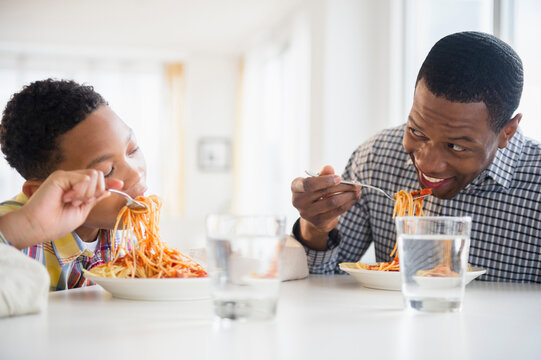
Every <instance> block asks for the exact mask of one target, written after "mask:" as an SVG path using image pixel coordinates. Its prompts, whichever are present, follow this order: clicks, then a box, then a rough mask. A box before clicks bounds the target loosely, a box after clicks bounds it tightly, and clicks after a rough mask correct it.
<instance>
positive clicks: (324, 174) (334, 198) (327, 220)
mask: <svg viewBox="0 0 541 360" xmlns="http://www.w3.org/2000/svg"><path fill="white" fill-rule="evenodd" d="M340 180H341V179H340V176H338V175H335V174H334V169H333V168H332V167H331V166H325V167H324V168H323V169H322V170H321V172H320V173H319V176H317V177H309V178H296V179H295V180H293V182H292V183H291V192H292V193H293V206H295V207H296V208H297V210H299V213H300V215H301V219H300V234H299V235H300V237H301V239H299V240H300V241H302V242H303V243H304V244H305V245H307V246H308V247H311V248H312V249H315V250H324V249H325V248H326V246H327V237H328V234H329V232H330V231H331V230H332V229H334V228H335V227H336V225H337V224H338V216H340V215H342V214H343V213H345V212H346V211H348V210H349V209H350V208H351V207H352V206H353V205H354V204H355V203H356V202H357V201H359V198H360V196H361V192H360V191H361V187H360V185H359V186H352V185H346V184H340Z"/></svg>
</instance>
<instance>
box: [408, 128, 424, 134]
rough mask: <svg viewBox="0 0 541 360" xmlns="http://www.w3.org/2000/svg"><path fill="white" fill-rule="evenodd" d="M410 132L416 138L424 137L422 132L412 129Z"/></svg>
mask: <svg viewBox="0 0 541 360" xmlns="http://www.w3.org/2000/svg"><path fill="white" fill-rule="evenodd" d="M410 132H411V133H412V134H413V135H415V136H424V135H423V133H422V132H420V131H419V130H416V129H414V128H411V127H410Z"/></svg>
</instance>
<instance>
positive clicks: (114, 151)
mask: <svg viewBox="0 0 541 360" xmlns="http://www.w3.org/2000/svg"><path fill="white" fill-rule="evenodd" d="M59 140H60V150H61V152H62V154H63V156H64V159H63V160H62V162H61V163H60V164H59V165H58V169H60V170H79V169H96V170H100V171H102V172H103V174H104V175H105V177H113V178H115V179H119V180H122V181H123V182H124V187H123V188H122V191H124V192H126V193H128V194H129V195H131V196H132V197H136V196H139V195H143V194H144V193H145V191H146V190H147V187H146V164H145V159H144V157H143V153H142V151H141V150H140V149H139V147H138V146H137V141H136V140H135V135H134V134H133V131H132V130H131V129H130V128H129V127H128V126H127V125H126V124H125V123H124V122H123V121H122V120H121V119H120V118H119V117H118V116H117V115H116V114H115V113H114V112H113V111H112V110H111V109H110V108H109V107H108V106H106V105H102V106H100V107H98V108H97V109H96V110H95V111H94V112H92V113H91V114H90V115H88V116H87V117H86V119H85V120H83V121H82V122H81V123H79V124H78V125H77V126H75V127H74V128H73V129H71V130H70V131H68V132H67V133H65V134H64V135H62V137H61V138H60V139H59ZM125 203H126V202H125V200H124V199H123V198H122V197H120V196H109V197H107V198H106V199H103V200H102V201H100V202H99V203H98V204H96V206H95V207H94V208H93V209H92V211H91V212H90V214H89V215H88V218H87V219H86V221H85V223H84V224H83V226H84V227H90V228H102V229H103V228H105V229H112V228H113V227H114V225H115V222H116V218H117V215H118V212H119V211H120V209H121V208H122V207H123V206H124V205H125Z"/></svg>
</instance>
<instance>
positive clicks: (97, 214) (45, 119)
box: [0, 79, 146, 290]
mask: <svg viewBox="0 0 541 360" xmlns="http://www.w3.org/2000/svg"><path fill="white" fill-rule="evenodd" d="M0 145H1V148H2V152H3V153H4V155H5V158H6V160H7V161H8V163H9V164H10V165H11V166H12V167H13V168H15V169H16V170H17V171H18V172H19V173H20V174H21V175H22V176H23V177H24V178H25V180H26V181H25V183H24V184H23V188H22V193H21V194H19V195H18V196H17V197H16V198H15V199H14V200H13V201H7V202H5V203H3V204H0V216H1V215H5V214H7V213H9V212H11V211H15V210H17V209H19V208H20V207H22V206H23V205H24V204H25V203H27V202H28V201H29V200H28V199H30V198H31V197H32V195H33V194H34V193H36V191H37V189H38V188H39V187H40V186H41V185H42V184H44V181H45V179H46V178H47V177H48V176H49V175H51V174H52V173H53V172H55V171H57V170H61V171H68V172H72V171H74V170H83V169H84V170H85V171H87V172H88V174H89V175H88V176H90V178H91V180H90V181H89V182H88V183H86V185H84V187H86V189H87V191H86V195H87V198H88V199H90V203H92V202H93V201H96V204H95V205H94V206H93V208H92V209H91V210H90V211H89V213H88V216H86V218H85V220H84V222H83V223H82V224H81V225H80V226H78V227H76V228H73V229H70V230H69V231H71V232H69V231H68V233H64V231H65V230H63V227H65V226H64V225H62V224H63V223H64V222H68V223H69V222H70V221H73V220H72V219H71V218H69V217H70V216H73V214H71V215H70V214H68V213H65V214H62V216H61V218H58V219H56V220H53V219H51V220H53V221H51V222H50V227H51V228H52V229H53V230H48V231H50V234H51V236H52V237H51V238H48V239H40V240H38V241H34V244H32V242H30V243H29V242H28V241H17V240H16V239H13V238H8V236H5V237H6V238H7V239H6V240H8V241H9V242H10V243H11V244H12V245H13V246H15V247H16V248H18V249H21V250H22V251H23V252H24V253H25V254H27V255H28V256H30V257H32V258H34V259H36V260H38V261H40V262H42V263H43V264H44V265H45V266H46V268H47V270H48V272H49V275H50V277H51V290H62V289H68V288H74V287H80V286H84V285H88V284H91V282H90V281H88V280H86V279H85V278H84V276H83V274H82V269H90V268H92V267H94V266H96V265H98V264H101V263H103V262H107V261H108V260H109V259H110V236H111V234H110V232H111V231H110V230H111V229H112V228H113V227H114V224H115V222H116V218H117V214H118V212H119V210H120V209H121V208H122V206H124V204H125V200H124V199H123V198H122V197H119V196H108V197H106V198H101V197H99V196H100V193H101V192H102V191H104V189H105V184H107V185H108V186H109V187H114V188H121V190H122V191H124V192H126V193H128V194H129V195H131V196H132V197H136V196H139V195H143V194H144V192H145V191H146V185H145V179H146V165H145V160H144V157H143V154H142V152H141V151H140V149H139V147H138V146H137V142H136V140H135V136H134V134H133V131H132V130H131V129H130V128H129V127H128V126H127V125H126V124H125V123H124V122H123V121H122V120H121V119H120V118H119V117H118V116H117V115H116V114H115V113H114V112H113V111H112V110H111V109H110V108H109V106H108V105H107V103H106V102H105V100H104V99H103V98H102V97H101V95H99V94H98V93H96V92H95V91H94V89H93V88H92V87H90V86H86V85H80V84H77V83H75V82H73V81H64V80H52V79H48V80H43V81H36V82H34V83H32V84H30V85H28V86H26V87H25V88H23V90H22V91H20V92H19V93H17V94H15V95H14V96H13V97H12V99H11V100H10V101H9V102H8V104H7V105H6V108H5V110H4V114H3V117H2V123H1V124H0ZM60 174H61V175H65V174H66V173H63V172H61V173H60ZM112 179H116V180H112ZM80 186H81V185H80ZM74 188H75V187H74ZM96 189H98V191H97V192H98V194H97V196H98V199H96V197H94V196H89V194H90V193H91V192H93V191H96ZM92 199H94V200H92ZM68 200H69V199H68ZM79 201H81V200H75V201H74V203H72V206H80V205H81V203H79ZM38 222H39V221H38ZM74 226H77V225H74ZM56 230H58V231H56ZM20 231H24V230H23V229H20ZM52 234H55V235H54V236H53V235H52ZM4 235H6V234H5V233H4ZM40 241H41V242H40ZM38 242H39V243H38ZM29 245H30V246H29Z"/></svg>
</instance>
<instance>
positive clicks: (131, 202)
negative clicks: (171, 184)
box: [107, 189, 147, 210]
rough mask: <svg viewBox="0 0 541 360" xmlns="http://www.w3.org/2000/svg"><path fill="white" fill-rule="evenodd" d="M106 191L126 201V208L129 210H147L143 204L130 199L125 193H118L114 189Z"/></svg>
mask: <svg viewBox="0 0 541 360" xmlns="http://www.w3.org/2000/svg"><path fill="white" fill-rule="evenodd" d="M107 191H109V192H112V193H113V194H117V195H120V196H123V197H124V198H125V199H126V206H127V207H129V208H130V209H134V210H144V209H146V208H147V207H146V205H145V204H143V203H142V202H140V201H137V200H135V199H134V198H132V197H131V196H130V195H128V194H126V193H125V192H122V191H118V190H115V189H107Z"/></svg>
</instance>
